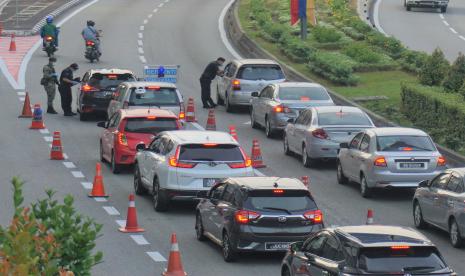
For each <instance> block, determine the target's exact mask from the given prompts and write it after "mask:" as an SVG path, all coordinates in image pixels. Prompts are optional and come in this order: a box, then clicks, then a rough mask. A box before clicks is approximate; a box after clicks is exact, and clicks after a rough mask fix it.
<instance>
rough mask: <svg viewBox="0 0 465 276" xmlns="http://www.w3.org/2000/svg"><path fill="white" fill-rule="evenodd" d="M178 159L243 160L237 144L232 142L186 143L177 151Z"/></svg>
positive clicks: (205, 160)
mask: <svg viewBox="0 0 465 276" xmlns="http://www.w3.org/2000/svg"><path fill="white" fill-rule="evenodd" d="M179 160H182V161H191V162H192V161H195V162H212V161H215V162H243V161H244V156H243V154H242V151H241V149H240V147H239V146H237V145H233V144H186V145H182V146H181V149H180V151H179Z"/></svg>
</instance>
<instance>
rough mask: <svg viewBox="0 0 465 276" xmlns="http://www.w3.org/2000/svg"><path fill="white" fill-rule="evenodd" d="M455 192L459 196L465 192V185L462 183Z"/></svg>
mask: <svg viewBox="0 0 465 276" xmlns="http://www.w3.org/2000/svg"><path fill="white" fill-rule="evenodd" d="M455 192H456V193H458V194H461V193H463V192H465V185H464V184H463V181H461V182H460V184H459V185H458V186H457V189H456V190H455Z"/></svg>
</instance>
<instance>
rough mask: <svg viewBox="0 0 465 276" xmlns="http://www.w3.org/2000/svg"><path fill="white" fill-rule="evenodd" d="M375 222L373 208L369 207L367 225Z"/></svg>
mask: <svg viewBox="0 0 465 276" xmlns="http://www.w3.org/2000/svg"><path fill="white" fill-rule="evenodd" d="M373 223H374V221H373V210H372V209H368V212H367V222H366V225H370V224H373Z"/></svg>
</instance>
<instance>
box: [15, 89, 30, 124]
mask: <svg viewBox="0 0 465 276" xmlns="http://www.w3.org/2000/svg"><path fill="white" fill-rule="evenodd" d="M18 118H32V111H31V100H30V99H29V93H28V92H26V98H24V105H23V111H22V112H21V115H19V116H18Z"/></svg>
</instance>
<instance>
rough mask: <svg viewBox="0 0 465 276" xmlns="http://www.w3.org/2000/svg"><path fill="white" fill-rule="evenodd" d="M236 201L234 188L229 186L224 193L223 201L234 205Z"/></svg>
mask: <svg viewBox="0 0 465 276" xmlns="http://www.w3.org/2000/svg"><path fill="white" fill-rule="evenodd" d="M233 199H234V186H233V185H231V184H228V185H227V186H226V188H225V190H224V193H223V200H224V201H226V202H230V203H232V201H233Z"/></svg>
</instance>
